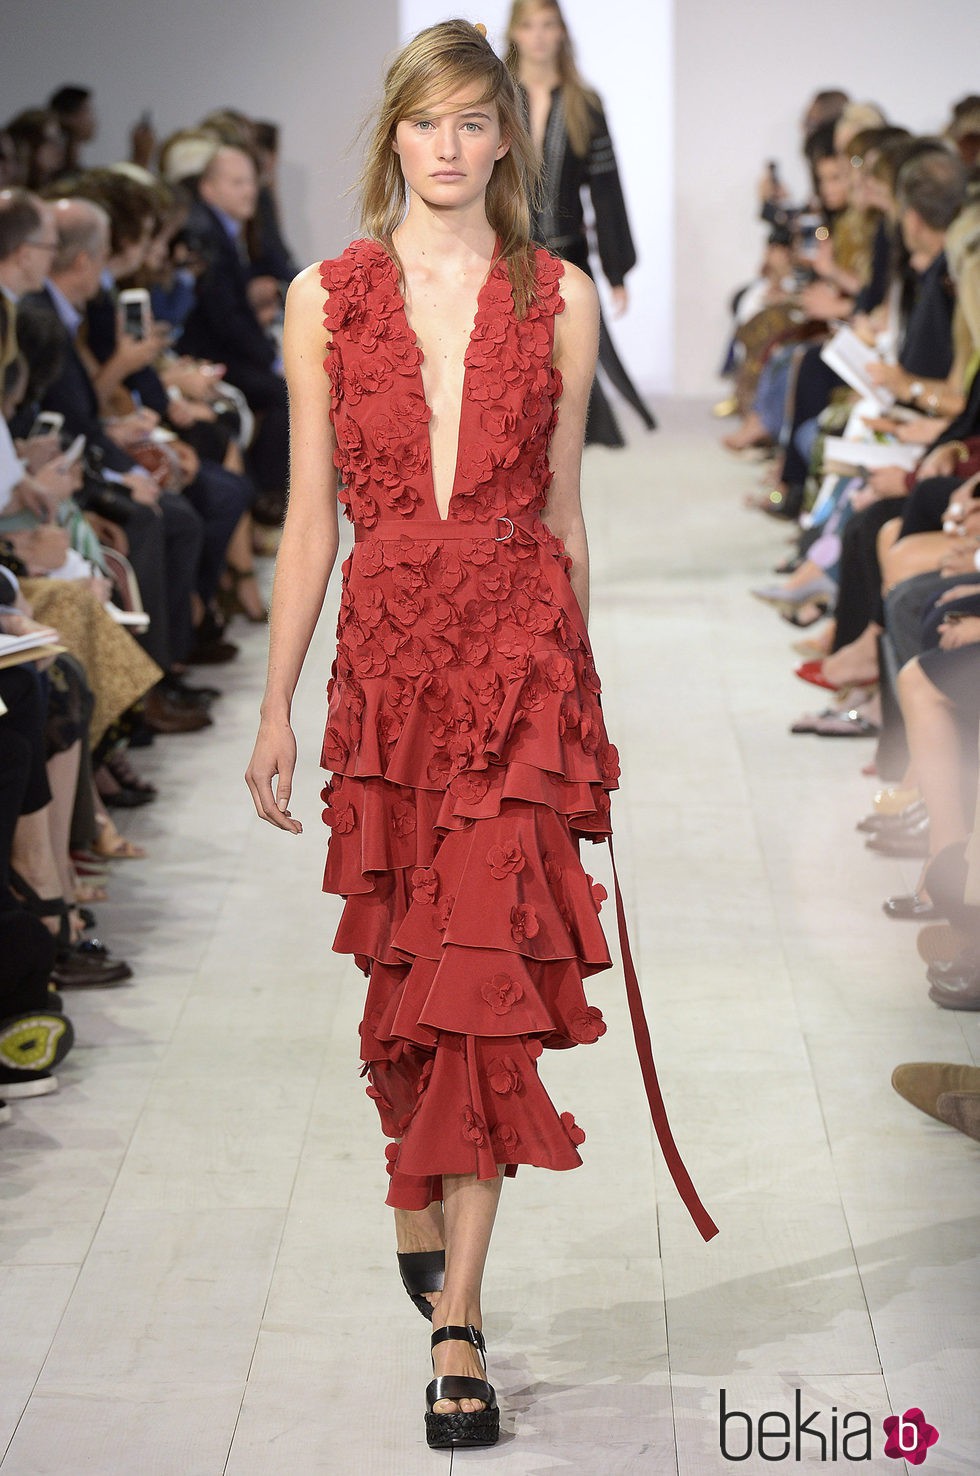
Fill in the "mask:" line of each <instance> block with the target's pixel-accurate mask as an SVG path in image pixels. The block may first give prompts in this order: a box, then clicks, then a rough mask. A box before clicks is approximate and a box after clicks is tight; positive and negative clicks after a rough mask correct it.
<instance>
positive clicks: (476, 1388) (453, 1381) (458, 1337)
mask: <svg viewBox="0 0 980 1476" xmlns="http://www.w3.org/2000/svg"><path fill="white" fill-rule="evenodd" d="M447 1339H454V1340H455V1341H456V1342H459V1343H472V1344H473V1346H474V1348H476V1349H477V1351H478V1352H479V1354H480V1358H481V1360H482V1362H483V1371H484V1373H486V1369H487V1348H486V1344H485V1343H484V1341H483V1334H482V1332H481V1331H480V1329H479V1328H478V1327H473V1326H472V1325H467V1326H466V1327H454V1326H453V1325H452V1324H450V1325H449V1326H447V1327H437V1328H436V1330H435V1332H434V1333H433V1334H432V1346H433V1348H435V1347H436V1346H437V1345H438V1344H439V1343H444V1342H446V1340H447ZM440 1399H452V1400H460V1399H480V1400H482V1401H483V1405H484V1408H483V1409H478V1410H473V1411H465V1410H457V1411H456V1413H455V1414H435V1413H433V1409H432V1406H433V1405H434V1404H438V1403H439V1400H440ZM425 1404H426V1411H425V1438H426V1440H427V1441H428V1443H429V1446H430V1448H431V1449H432V1450H455V1449H457V1448H458V1447H473V1446H479V1445H496V1443H497V1440H498V1439H499V1437H500V1410H499V1409H498V1408H497V1395H496V1392H495V1391H494V1387H493V1385H492V1384H488V1383H487V1381H486V1379H471V1378H467V1377H464V1376H463V1375H461V1374H440V1375H439V1376H438V1377H437V1378H434V1379H433V1380H432V1382H431V1383H430V1384H429V1386H428V1388H427V1389H426V1391H425Z"/></svg>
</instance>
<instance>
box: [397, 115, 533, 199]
mask: <svg viewBox="0 0 980 1476" xmlns="http://www.w3.org/2000/svg"><path fill="white" fill-rule="evenodd" d="M391 146H392V148H393V149H394V151H395V153H396V154H397V155H398V157H399V159H400V161H401V166H402V173H403V174H404V176H405V182H406V184H407V185H408V188H409V189H410V190H411V191H412V193H413V194H416V195H418V196H420V197H421V199H423V200H424V201H425V203H426V204H427V205H430V206H432V207H433V208H434V209H459V208H461V207H463V206H466V205H471V204H473V203H474V202H475V201H477V200H479V199H482V197H483V195H484V194H485V193H486V188H487V185H488V184H489V182H490V176H491V175H492V173H493V166H494V165H495V164H496V162H497V160H498V159H502V158H503V156H504V155H505V154H506V152H507V150H508V148H509V147H510V145H509V143H508V142H507V141H506V139H504V138H502V137H501V132H500V120H499V117H498V115H497V105H496V103H493V102H489V103H485V102H474V101H473V98H472V95H471V94H469V93H465V92H456V93H453V95H452V96H451V97H448V98H445V99H444V100H442V101H441V102H439V103H437V104H433V106H432V107H431V108H429V109H426V110H424V111H421V112H419V113H416V114H414V115H413V116H412V117H411V118H403V119H402V121H401V122H400V123H399V124H398V125H397V127H396V128H395V137H394V139H393V140H392V145H391Z"/></svg>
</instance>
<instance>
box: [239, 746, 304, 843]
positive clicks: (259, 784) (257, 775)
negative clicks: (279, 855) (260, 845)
mask: <svg viewBox="0 0 980 1476" xmlns="http://www.w3.org/2000/svg"><path fill="white" fill-rule="evenodd" d="M295 768H296V739H295V737H294V736H293V730H292V728H291V727H290V726H289V724H288V723H287V722H285V721H278V722H276V721H273V720H271V719H268V718H263V719H262V723H261V725H260V727H259V736H258V737H257V738H256V740H255V747H254V749H253V750H252V757H251V759H250V760H249V765H248V768H247V769H246V770H245V783H246V784H247V785H248V787H249V790H250V791H251V794H252V801H253V803H254V805H255V811H256V814H257V815H259V816H260V817H261V819H263V820H268V822H269V824H270V825H275V826H276V828H277V829H278V830H288V831H289V832H290V833H291V834H292V835H302V833H303V827H302V825H301V824H300V823H299V821H298V820H294V819H293V817H292V816H291V815H290V813H289V796H290V793H291V791H292V787H293V771H294V769H295ZM277 776H278V778H277ZM273 779H276V780H277V782H276V788H275V793H273V790H272V781H273Z"/></svg>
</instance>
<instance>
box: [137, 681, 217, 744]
mask: <svg viewBox="0 0 980 1476" xmlns="http://www.w3.org/2000/svg"><path fill="white" fill-rule="evenodd" d="M143 721H144V722H145V723H146V726H147V727H148V728H150V729H152V731H153V732H154V733H197V732H199V731H200V729H201V728H210V727H211V725H212V723H213V721H214V719H213V718H212V717H210V716H209V714H208V713H206V712H205V711H204V710H203V708H200V707H184V706H181V705H180V704H178V703H177V702H175V701H174V700H173V698H172V697H170V696H168V695H167V693H165V692H161V691H160V689H159V687H154V688H153V691H152V692H150V694H149V695H148V697H147V699H146V703H145V707H144V711H143Z"/></svg>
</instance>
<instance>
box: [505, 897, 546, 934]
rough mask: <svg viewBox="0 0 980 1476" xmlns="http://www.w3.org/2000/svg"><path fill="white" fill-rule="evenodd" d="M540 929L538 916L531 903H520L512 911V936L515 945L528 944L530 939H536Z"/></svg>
mask: <svg viewBox="0 0 980 1476" xmlns="http://www.w3.org/2000/svg"><path fill="white" fill-rule="evenodd" d="M540 929H541V924H540V923H539V922H538V914H537V913H536V912H535V910H534V908H533V907H532V906H531V904H530V902H518V903H517V905H516V907H512V908H511V909H510V936H511V937H512V938H513V940H514V942H515V943H518V944H520V943H526V942H527V940H528V938H536V937H537V935H538V933H539V932H540Z"/></svg>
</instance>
